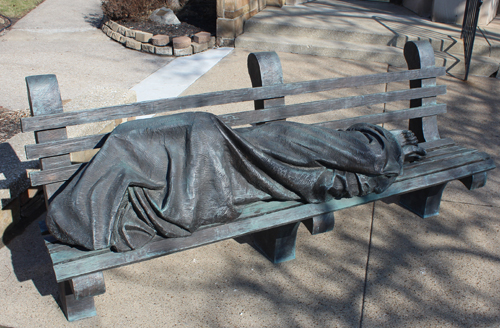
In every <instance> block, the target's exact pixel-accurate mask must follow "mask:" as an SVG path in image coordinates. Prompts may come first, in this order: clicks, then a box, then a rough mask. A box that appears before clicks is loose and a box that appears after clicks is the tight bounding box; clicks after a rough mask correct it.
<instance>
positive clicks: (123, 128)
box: [46, 113, 403, 251]
mask: <svg viewBox="0 0 500 328" xmlns="http://www.w3.org/2000/svg"><path fill="white" fill-rule="evenodd" d="M402 165H403V154H402V150H401V146H400V144H399V143H398V141H397V140H396V139H395V138H394V137H393V135H392V134H391V133H390V132H388V131H387V130H384V129H382V128H380V127H378V126H375V125H370V124H356V125H354V126H352V127H351V128H349V129H348V130H346V131H337V130H333V129H328V128H324V127H315V126H311V125H304V124H299V123H293V122H286V121H276V122H271V123H267V124H264V125H258V126H255V127H249V128H240V129H234V130H233V129H231V128H229V127H228V126H227V125H225V124H224V123H223V122H221V121H220V120H219V119H218V118H217V117H216V116H214V115H211V114H207V113H183V114H177V115H171V116H161V117H155V118H151V119H147V120H135V121H131V122H128V123H124V124H121V125H119V126H118V127H117V128H115V130H114V131H113V132H112V133H111V135H110V136H109V138H108V140H107V141H106V142H105V144H104V145H103V147H102V148H101V150H100V151H99V152H98V153H97V154H96V155H95V156H94V158H93V159H92V160H91V161H90V162H89V163H88V164H87V165H86V166H85V167H84V168H83V169H81V170H80V171H79V172H78V173H77V174H75V176H74V177H73V178H72V180H71V181H69V183H68V184H67V185H66V186H65V187H64V189H62V190H61V192H60V193H59V194H58V195H57V196H56V197H55V198H54V199H53V201H52V203H51V204H50V207H49V210H48V214H47V220H46V221H47V225H48V227H49V230H50V232H51V233H52V234H53V235H54V236H55V237H56V238H58V239H59V240H61V241H63V242H66V243H69V244H73V245H80V246H83V247H85V248H87V249H92V250H93V249H101V248H107V247H111V246H114V247H116V249H118V250H119V251H125V250H130V249H136V248H140V247H142V246H144V245H145V244H146V243H148V242H149V241H151V239H152V238H153V237H155V236H156V235H160V236H163V237H184V236H188V235H190V234H191V233H192V232H194V231H195V230H196V229H198V228H199V227H201V226H204V225H209V224H223V223H227V222H231V221H234V220H236V219H237V218H238V216H239V214H240V212H239V209H240V208H241V206H242V205H245V204H249V203H252V202H256V201H269V200H297V201H303V202H308V203H319V202H324V201H328V200H330V199H332V198H342V197H353V196H362V195H366V194H368V193H371V192H377V193H379V192H382V191H384V190H385V189H387V187H388V186H389V185H390V184H391V183H392V182H393V181H394V179H395V178H396V177H397V176H398V175H399V174H400V173H401V171H402Z"/></svg>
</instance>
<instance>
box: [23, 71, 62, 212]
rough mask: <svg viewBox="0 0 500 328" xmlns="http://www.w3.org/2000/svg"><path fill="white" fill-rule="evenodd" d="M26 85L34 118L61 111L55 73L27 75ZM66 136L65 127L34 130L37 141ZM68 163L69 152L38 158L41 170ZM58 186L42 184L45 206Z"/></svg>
mask: <svg viewBox="0 0 500 328" xmlns="http://www.w3.org/2000/svg"><path fill="white" fill-rule="evenodd" d="M26 87H27V89H28V100H29V104H30V110H31V115H32V116H33V117H34V118H36V117H39V116H43V115H48V114H50V115H57V114H58V113H62V111H63V107H62V100H61V93H60V92H59V84H58V82H57V78H56V76H55V75H35V76H28V77H26ZM67 138H68V136H67V132H66V128H65V127H60V128H57V129H51V130H45V131H38V132H35V140H36V142H37V143H42V142H50V141H56V140H61V139H67ZM70 164H71V160H70V156H69V154H61V155H59V156H55V157H51V158H41V159H40V168H41V169H42V170H47V169H49V170H50V169H55V168H60V167H64V166H67V165H70ZM60 181H61V180H60ZM60 187H61V183H59V181H53V182H48V183H44V184H43V191H44V197H45V206H46V207H48V205H49V203H50V199H51V198H52V196H53V195H54V194H55V193H56V192H57V190H58V189H59V188H60Z"/></svg>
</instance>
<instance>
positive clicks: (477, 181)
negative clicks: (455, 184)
mask: <svg viewBox="0 0 500 328" xmlns="http://www.w3.org/2000/svg"><path fill="white" fill-rule="evenodd" d="M487 179H488V175H487V173H486V172H482V173H478V174H474V175H471V176H470V177H467V178H463V179H460V181H461V182H462V183H463V184H464V185H465V186H466V187H467V189H469V190H474V189H477V188H481V187H484V185H485V184H486V180H487Z"/></svg>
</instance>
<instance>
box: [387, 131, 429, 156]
mask: <svg viewBox="0 0 500 328" xmlns="http://www.w3.org/2000/svg"><path fill="white" fill-rule="evenodd" d="M391 133H392V134H393V135H394V137H395V138H396V140H397V141H398V143H399V144H400V145H401V148H402V150H403V154H404V157H405V162H413V161H417V160H419V159H421V158H422V157H423V156H425V155H426V154H427V153H426V151H425V149H423V148H422V147H419V146H418V139H417V137H416V136H415V134H414V133H413V132H411V131H410V130H392V131H391Z"/></svg>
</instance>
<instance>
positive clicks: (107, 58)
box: [0, 0, 173, 110]
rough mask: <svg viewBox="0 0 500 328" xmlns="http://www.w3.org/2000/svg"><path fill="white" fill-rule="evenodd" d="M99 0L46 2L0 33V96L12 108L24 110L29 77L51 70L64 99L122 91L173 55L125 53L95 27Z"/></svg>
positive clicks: (104, 95) (26, 102) (102, 95)
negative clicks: (26, 78)
mask: <svg viewBox="0 0 500 328" xmlns="http://www.w3.org/2000/svg"><path fill="white" fill-rule="evenodd" d="M100 4H101V1H100V0H86V1H82V0H77V1H64V0H49V1H44V2H43V3H41V4H40V5H39V6H38V7H37V8H36V9H35V10H33V11H32V12H30V13H29V14H28V15H26V16H25V17H23V18H22V19H21V20H20V21H18V22H17V23H16V24H15V25H14V26H13V27H12V29H11V30H10V31H8V32H7V33H5V35H3V36H1V37H0V56H1V58H2V60H1V61H0V72H2V74H0V85H1V86H2V87H1V88H0V99H1V105H2V106H4V107H5V108H8V109H11V110H18V109H25V108H28V100H27V97H26V84H25V82H24V78H25V77H26V76H28V75H38V74H56V75H57V78H58V80H59V84H60V87H61V95H62V97H63V100H70V99H77V98H79V97H82V96H83V97H84V96H85V95H89V94H91V93H94V94H97V95H100V96H101V97H102V98H103V99H105V98H106V96H108V95H109V94H110V93H112V91H115V92H120V93H124V92H126V91H128V90H129V89H130V88H132V87H133V86H135V85H136V84H138V83H139V82H141V81H142V80H144V79H145V78H146V77H147V76H149V75H150V74H152V73H153V72H155V71H156V70H158V69H160V68H161V67H163V66H165V65H166V64H167V63H169V62H170V61H172V60H173V57H160V56H153V55H150V56H144V54H143V53H141V52H138V51H130V49H126V48H125V47H123V46H122V45H121V44H119V43H117V42H110V40H109V38H108V37H107V36H106V35H104V33H102V31H101V30H99V29H98V25H99V24H100V20H101V18H102V10H101V8H100Z"/></svg>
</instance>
